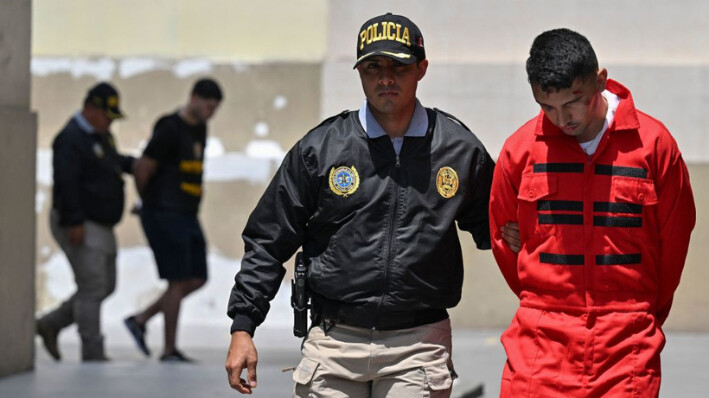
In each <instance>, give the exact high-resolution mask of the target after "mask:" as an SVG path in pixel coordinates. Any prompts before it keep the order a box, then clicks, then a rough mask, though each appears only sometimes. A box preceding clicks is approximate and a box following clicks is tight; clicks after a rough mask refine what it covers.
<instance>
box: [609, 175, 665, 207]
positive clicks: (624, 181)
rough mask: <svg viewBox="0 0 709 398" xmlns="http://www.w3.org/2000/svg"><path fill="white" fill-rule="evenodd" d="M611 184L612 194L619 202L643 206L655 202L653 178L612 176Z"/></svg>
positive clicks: (654, 203)
mask: <svg viewBox="0 0 709 398" xmlns="http://www.w3.org/2000/svg"><path fill="white" fill-rule="evenodd" d="M611 184H612V190H613V195H614V196H615V198H616V200H618V201H619V202H625V203H635V204H641V205H645V206H651V205H656V204H657V192H656V191H655V182H654V181H653V180H650V179H640V178H631V177H621V176H614V177H613V181H612V183H611Z"/></svg>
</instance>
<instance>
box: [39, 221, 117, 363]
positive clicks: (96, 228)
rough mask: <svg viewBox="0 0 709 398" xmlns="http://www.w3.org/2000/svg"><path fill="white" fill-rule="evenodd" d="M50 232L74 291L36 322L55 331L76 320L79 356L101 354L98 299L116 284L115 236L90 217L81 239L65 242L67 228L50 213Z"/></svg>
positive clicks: (84, 357) (111, 290) (67, 233)
mask: <svg viewBox="0 0 709 398" xmlns="http://www.w3.org/2000/svg"><path fill="white" fill-rule="evenodd" d="M50 227H51V230H52V235H54V238H55V239H56V241H57V243H59V246H60V247H61V248H62V250H63V251H64V253H65V254H66V256H67V258H68V260H69V264H70V265H71V269H72V270H73V271H74V280H75V282H76V293H74V294H73V295H72V296H71V297H69V299H67V300H66V301H64V302H63V303H62V304H61V305H60V306H59V307H58V308H56V309H55V310H53V311H52V312H50V313H48V314H46V315H45V316H43V317H42V318H40V319H39V320H38V321H37V322H39V323H41V324H43V325H44V326H45V327H48V328H51V329H53V330H55V331H59V330H61V329H63V328H65V327H67V326H69V325H71V324H72V323H76V325H77V326H78V330H79V335H80V336H81V357H82V359H85V360H92V359H101V358H104V356H105V353H104V346H103V335H102V334H101V302H102V301H103V300H104V299H105V298H106V297H108V296H109V295H110V294H111V293H112V292H113V290H114V289H115V287H116V237H115V235H114V234H113V229H112V228H111V227H107V226H104V225H100V224H97V223H95V222H93V221H86V222H85V223H84V227H85V235H84V242H83V243H82V244H81V245H78V246H72V245H70V244H69V232H68V228H65V227H62V226H60V225H59V215H58V214H57V212H56V210H53V211H52V213H51V216H50Z"/></svg>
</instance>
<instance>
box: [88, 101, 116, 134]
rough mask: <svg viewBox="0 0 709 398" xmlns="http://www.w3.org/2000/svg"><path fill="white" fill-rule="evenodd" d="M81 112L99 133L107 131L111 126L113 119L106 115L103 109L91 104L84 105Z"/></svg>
mask: <svg viewBox="0 0 709 398" xmlns="http://www.w3.org/2000/svg"><path fill="white" fill-rule="evenodd" d="M82 114H83V115H84V117H85V118H86V120H87V121H88V122H89V124H90V125H91V126H92V127H93V128H94V130H96V131H97V132H99V133H105V132H108V130H109V128H110V127H111V123H113V119H111V118H110V117H108V115H107V114H106V112H105V111H104V110H103V109H101V108H99V107H96V106H93V105H91V104H88V105H86V106H84V110H83V112H82Z"/></svg>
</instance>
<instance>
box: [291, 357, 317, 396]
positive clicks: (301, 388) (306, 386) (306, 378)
mask: <svg viewBox="0 0 709 398" xmlns="http://www.w3.org/2000/svg"><path fill="white" fill-rule="evenodd" d="M319 365H320V364H319V363H318V362H316V361H313V360H312V359H308V358H303V359H301V360H300V363H299V364H298V367H297V368H295V371H294V372H293V381H294V382H295V386H294V387H293V397H306V396H309V392H310V382H311V381H313V375H314V374H315V370H317V368H318V366H319Z"/></svg>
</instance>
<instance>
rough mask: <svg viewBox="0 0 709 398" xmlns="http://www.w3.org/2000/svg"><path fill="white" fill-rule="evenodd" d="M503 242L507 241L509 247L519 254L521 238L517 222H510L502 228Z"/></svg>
mask: <svg viewBox="0 0 709 398" xmlns="http://www.w3.org/2000/svg"><path fill="white" fill-rule="evenodd" d="M500 232H501V233H502V240H504V241H505V243H506V244H507V247H509V248H510V250H512V251H513V252H515V253H519V249H520V247H521V240H520V238H519V224H517V223H516V222H508V223H507V224H505V225H503V226H502V227H501V228H500Z"/></svg>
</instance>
